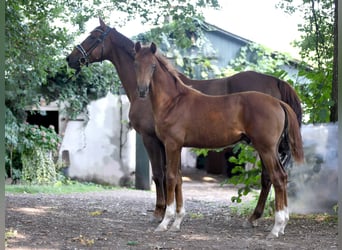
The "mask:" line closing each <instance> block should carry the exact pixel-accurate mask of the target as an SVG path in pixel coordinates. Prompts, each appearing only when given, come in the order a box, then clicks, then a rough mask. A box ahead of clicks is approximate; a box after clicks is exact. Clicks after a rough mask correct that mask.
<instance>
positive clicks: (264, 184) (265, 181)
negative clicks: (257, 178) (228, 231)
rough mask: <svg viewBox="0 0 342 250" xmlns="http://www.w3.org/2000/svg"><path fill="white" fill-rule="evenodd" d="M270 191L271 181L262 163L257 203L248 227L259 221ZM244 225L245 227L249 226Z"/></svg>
mask: <svg viewBox="0 0 342 250" xmlns="http://www.w3.org/2000/svg"><path fill="white" fill-rule="evenodd" d="M270 189H271V180H270V177H269V175H268V173H267V171H266V169H265V167H264V164H263V163H262V170H261V192H260V195H259V199H258V203H257V205H256V207H255V209H254V212H253V214H252V215H251V216H250V217H249V219H248V222H249V225H252V226H253V225H254V221H255V220H257V219H259V218H260V217H261V216H262V214H263V212H264V209H265V204H266V200H267V197H268V194H269V192H270ZM245 225H246V224H245ZM249 225H246V226H249Z"/></svg>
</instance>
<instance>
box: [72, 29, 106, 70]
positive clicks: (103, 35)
mask: <svg viewBox="0 0 342 250" xmlns="http://www.w3.org/2000/svg"><path fill="white" fill-rule="evenodd" d="M110 30H111V28H110V27H107V28H106V30H105V31H103V30H101V29H95V30H94V31H99V32H101V35H100V36H99V37H98V38H97V39H96V41H95V42H94V43H93V44H92V45H91V46H90V48H89V49H88V51H86V50H85V49H84V48H83V47H82V45H81V44H79V45H77V46H76V48H77V49H78V50H79V51H80V52H81V54H82V57H81V58H80V59H79V60H78V61H79V63H80V65H81V66H83V65H86V66H88V64H89V56H90V53H91V52H92V51H93V50H94V49H95V48H96V47H97V46H98V45H99V44H100V43H102V42H103V41H104V39H105V38H106V36H107V35H108V34H109V32H110ZM102 57H103V47H102V53H101V58H102Z"/></svg>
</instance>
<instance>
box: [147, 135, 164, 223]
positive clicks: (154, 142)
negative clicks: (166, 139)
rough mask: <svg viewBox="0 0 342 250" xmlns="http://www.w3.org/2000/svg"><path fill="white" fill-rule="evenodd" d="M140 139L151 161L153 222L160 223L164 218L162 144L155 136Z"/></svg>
mask: <svg viewBox="0 0 342 250" xmlns="http://www.w3.org/2000/svg"><path fill="white" fill-rule="evenodd" d="M142 138H143V143H144V146H145V148H146V151H147V154H148V156H149V159H150V161H151V167H152V179H153V181H154V184H155V186H156V206H155V209H154V213H153V220H155V221H157V222H160V221H161V220H162V219H163V217H164V214H165V208H166V205H165V203H166V190H165V164H166V162H165V149H164V145H163V143H162V142H161V141H160V140H159V139H158V138H157V137H156V136H151V135H144V136H143V137H142Z"/></svg>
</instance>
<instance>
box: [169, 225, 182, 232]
mask: <svg viewBox="0 0 342 250" xmlns="http://www.w3.org/2000/svg"><path fill="white" fill-rule="evenodd" d="M169 231H170V232H180V228H179V227H173V226H172V227H170V229H169Z"/></svg>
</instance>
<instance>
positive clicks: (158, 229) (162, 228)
mask: <svg viewBox="0 0 342 250" xmlns="http://www.w3.org/2000/svg"><path fill="white" fill-rule="evenodd" d="M166 231H167V228H166V227H161V226H158V227H157V228H156V229H155V230H154V232H155V233H159V232H166Z"/></svg>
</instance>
